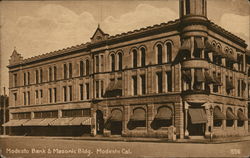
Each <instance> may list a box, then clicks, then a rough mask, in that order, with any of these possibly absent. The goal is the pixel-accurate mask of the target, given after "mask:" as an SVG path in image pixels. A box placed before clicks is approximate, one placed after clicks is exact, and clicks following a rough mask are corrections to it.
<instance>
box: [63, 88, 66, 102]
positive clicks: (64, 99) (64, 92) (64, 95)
mask: <svg viewBox="0 0 250 158" xmlns="http://www.w3.org/2000/svg"><path fill="white" fill-rule="evenodd" d="M63 101H65V102H66V101H67V87H66V86H63Z"/></svg>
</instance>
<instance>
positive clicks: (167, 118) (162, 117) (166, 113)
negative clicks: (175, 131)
mask: <svg viewBox="0 0 250 158" xmlns="http://www.w3.org/2000/svg"><path fill="white" fill-rule="evenodd" d="M172 117H173V113H172V109H171V108H169V107H166V106H161V107H159V108H158V109H157V114H156V115H155V118H154V121H153V122H152V124H151V126H152V128H153V129H159V128H161V127H169V126H171V125H172V124H173V121H172Z"/></svg>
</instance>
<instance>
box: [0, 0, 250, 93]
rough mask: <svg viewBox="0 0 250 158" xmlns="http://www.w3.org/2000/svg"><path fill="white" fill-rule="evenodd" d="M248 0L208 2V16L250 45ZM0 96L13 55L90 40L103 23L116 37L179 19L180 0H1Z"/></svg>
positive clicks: (6, 84) (26, 54)
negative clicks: (14, 51)
mask: <svg viewBox="0 0 250 158" xmlns="http://www.w3.org/2000/svg"><path fill="white" fill-rule="evenodd" d="M249 7H250V4H249V2H248V0H208V18H209V19H210V20H212V21H213V22H215V23H216V24H218V25H219V26H221V27H223V28H225V29H226V30H228V31H230V32H232V33H234V34H235V35H237V36H239V37H241V38H242V39H244V40H246V42H247V44H249V41H250V40H249V30H250V28H249V14H250V11H249V9H250V8H249ZM0 15H1V18H0V24H1V32H0V33H1V34H0V37H1V45H0V46H1V49H0V51H1V52H0V53H1V57H0V58H1V60H0V62H1V63H0V68H1V69H0V75H1V76H0V81H1V82H0V88H1V90H0V94H2V93H1V92H2V87H3V86H5V87H8V69H7V68H6V66H7V65H8V59H9V57H10V55H11V54H12V52H13V49H14V47H16V50H17V52H19V53H21V54H22V56H23V57H24V58H28V57H31V56H35V55H39V54H43V53H48V52H50V51H53V50H58V49H62V48H65V47H68V46H73V45H77V44H81V43H85V42H88V41H90V37H91V36H92V35H93V33H94V31H95V29H96V28H97V25H98V23H100V25H101V29H102V30H103V31H104V32H105V33H108V34H110V35H114V34H117V33H121V32H127V31H131V30H134V29H139V28H141V27H146V26H150V25H154V24H159V23H162V22H168V21H170V20H175V19H177V18H179V1H178V0H164V1H163V0H160V1H157V0H151V1H142V0H123V1H121V0H120V1H118V0H116V1H115V0H103V1H93V0H92V1H90V0H86V1H1V2H0Z"/></svg>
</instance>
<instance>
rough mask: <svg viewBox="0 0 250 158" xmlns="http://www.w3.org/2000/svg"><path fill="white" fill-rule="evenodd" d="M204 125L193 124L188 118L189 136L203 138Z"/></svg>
mask: <svg viewBox="0 0 250 158" xmlns="http://www.w3.org/2000/svg"><path fill="white" fill-rule="evenodd" d="M205 125H206V124H205V123H197V124H193V123H192V122H191V119H190V116H189V118H188V127H187V129H188V132H189V135H190V136H204V135H205Z"/></svg>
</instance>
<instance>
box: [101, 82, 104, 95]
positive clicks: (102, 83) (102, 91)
mask: <svg viewBox="0 0 250 158" xmlns="http://www.w3.org/2000/svg"><path fill="white" fill-rule="evenodd" d="M103 96H104V82H103V81H101V97H103Z"/></svg>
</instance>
